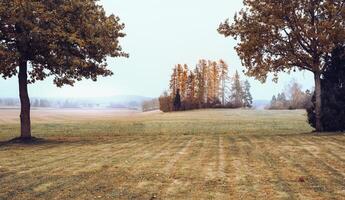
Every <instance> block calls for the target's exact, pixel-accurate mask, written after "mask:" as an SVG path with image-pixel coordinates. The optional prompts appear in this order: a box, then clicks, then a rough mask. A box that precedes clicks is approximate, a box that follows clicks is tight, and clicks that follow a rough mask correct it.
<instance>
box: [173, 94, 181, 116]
mask: <svg viewBox="0 0 345 200" xmlns="http://www.w3.org/2000/svg"><path fill="white" fill-rule="evenodd" d="M180 109H181V95H180V89H177V91H176V95H175V98H174V110H175V111H179V110H180Z"/></svg>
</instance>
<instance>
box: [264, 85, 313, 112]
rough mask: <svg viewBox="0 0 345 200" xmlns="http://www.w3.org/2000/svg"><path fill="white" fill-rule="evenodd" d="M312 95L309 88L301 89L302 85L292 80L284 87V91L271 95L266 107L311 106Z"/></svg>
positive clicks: (276, 108) (292, 108)
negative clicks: (269, 102)
mask: <svg viewBox="0 0 345 200" xmlns="http://www.w3.org/2000/svg"><path fill="white" fill-rule="evenodd" d="M312 95H313V94H312V92H310V90H306V91H303V90H302V85H301V84H299V83H297V82H296V81H295V80H294V81H292V82H291V83H290V84H289V85H288V86H287V87H286V89H285V91H284V92H282V93H278V95H277V96H276V95H274V96H273V97H272V100H271V104H270V105H269V107H268V108H269V109H272V110H286V109H290V110H294V109H308V108H310V107H311V106H312V105H311V104H312V102H311V98H312Z"/></svg>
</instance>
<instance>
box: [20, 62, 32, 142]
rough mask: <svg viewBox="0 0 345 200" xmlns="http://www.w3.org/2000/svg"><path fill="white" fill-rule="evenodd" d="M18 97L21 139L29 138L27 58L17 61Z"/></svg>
mask: <svg viewBox="0 0 345 200" xmlns="http://www.w3.org/2000/svg"><path fill="white" fill-rule="evenodd" d="M18 79H19V97H20V104H21V109H20V126H21V135H20V138H21V139H25V140H27V139H31V121H30V99H29V94H28V74H27V60H25V59H20V61H19V75H18Z"/></svg>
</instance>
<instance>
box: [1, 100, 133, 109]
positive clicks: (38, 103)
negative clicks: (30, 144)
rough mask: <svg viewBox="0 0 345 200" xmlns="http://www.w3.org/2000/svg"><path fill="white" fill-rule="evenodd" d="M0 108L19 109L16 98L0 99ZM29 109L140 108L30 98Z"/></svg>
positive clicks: (128, 105) (113, 104)
mask: <svg viewBox="0 0 345 200" xmlns="http://www.w3.org/2000/svg"><path fill="white" fill-rule="evenodd" d="M0 106H3V107H19V106H20V101H19V99H17V98H0ZM31 107H34V108H131V109H134V108H135V109H138V108H140V103H139V102H136V101H131V102H124V103H97V102H89V101H80V100H70V99H63V100H54V99H43V98H32V99H31Z"/></svg>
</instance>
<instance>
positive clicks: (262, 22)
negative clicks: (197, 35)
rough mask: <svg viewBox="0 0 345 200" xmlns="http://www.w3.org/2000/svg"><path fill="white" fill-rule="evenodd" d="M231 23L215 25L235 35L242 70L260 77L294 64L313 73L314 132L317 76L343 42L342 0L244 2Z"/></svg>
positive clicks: (318, 91)
mask: <svg viewBox="0 0 345 200" xmlns="http://www.w3.org/2000/svg"><path fill="white" fill-rule="evenodd" d="M244 5H245V8H244V9H242V10H241V11H240V12H239V14H237V15H236V16H235V19H234V22H233V23H232V24H230V23H229V22H228V20H227V21H225V23H222V24H221V25H220V27H219V29H218V31H219V33H221V34H223V35H225V36H232V37H234V38H238V39H239V44H238V46H237V47H236V50H237V53H238V54H239V56H240V58H241V60H242V61H243V64H244V65H245V67H246V68H247V74H248V75H250V76H255V77H256V78H257V79H259V80H261V81H265V80H266V77H267V74H268V73H270V72H273V73H274V75H275V79H276V78H277V74H278V72H288V71H291V70H294V69H295V68H298V69H300V70H308V71H310V72H312V73H313V74H314V80H315V99H316V101H315V113H316V130H317V131H322V124H321V110H322V109H321V105H322V103H321V76H322V74H323V73H324V71H325V64H326V59H327V58H328V57H330V56H331V52H332V50H333V49H334V48H335V47H336V44H343V43H344V42H345V1H344V0H318V1H316V0H308V1H306V0H284V1H272V0H260V1H254V0H244Z"/></svg>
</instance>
